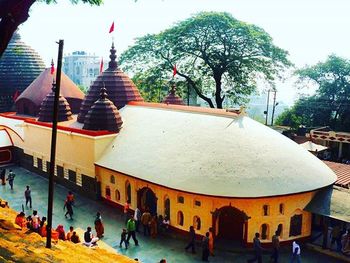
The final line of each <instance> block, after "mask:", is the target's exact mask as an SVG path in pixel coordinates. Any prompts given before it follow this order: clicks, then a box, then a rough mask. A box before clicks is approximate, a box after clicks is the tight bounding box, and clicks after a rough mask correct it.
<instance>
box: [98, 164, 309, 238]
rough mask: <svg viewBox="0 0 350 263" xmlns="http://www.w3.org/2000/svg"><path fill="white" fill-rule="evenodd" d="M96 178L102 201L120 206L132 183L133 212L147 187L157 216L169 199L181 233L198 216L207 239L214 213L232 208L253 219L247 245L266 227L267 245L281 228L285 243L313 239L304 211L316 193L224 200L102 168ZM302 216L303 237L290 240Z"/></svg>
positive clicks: (202, 232)
mask: <svg viewBox="0 0 350 263" xmlns="http://www.w3.org/2000/svg"><path fill="white" fill-rule="evenodd" d="M96 176H97V178H98V181H100V182H101V192H102V197H103V198H106V199H109V201H112V202H114V203H116V204H119V205H124V204H125V202H126V200H127V194H126V184H127V182H129V183H130V185H131V205H130V208H131V209H135V208H136V206H137V191H138V190H140V189H142V188H144V187H148V188H150V189H151V190H152V191H153V192H154V193H155V195H156V197H157V199H158V200H157V213H158V214H159V215H164V201H165V199H166V197H169V198H170V211H171V212H170V224H171V225H172V226H173V227H176V228H177V229H180V230H184V231H188V230H189V227H190V226H191V225H194V217H195V216H197V217H199V218H200V220H201V229H200V230H196V233H197V234H201V235H204V234H205V233H206V232H207V231H208V229H209V228H210V227H212V225H213V217H212V213H213V212H214V211H215V210H216V209H220V208H222V207H226V206H232V207H235V208H237V209H239V210H241V211H243V212H244V213H245V214H246V215H247V216H249V217H250V219H248V233H247V235H246V237H247V240H246V241H247V242H248V243H249V242H252V240H253V238H254V235H255V233H256V232H259V233H261V226H262V224H267V225H268V231H267V239H265V240H262V242H266V243H269V242H271V238H272V236H273V235H274V233H275V231H276V230H277V227H278V225H279V224H282V225H283V231H282V234H281V237H280V239H281V241H289V240H293V239H296V238H302V237H308V236H310V235H311V214H310V213H308V212H306V211H303V209H304V207H305V206H306V205H307V204H308V203H309V201H310V200H311V199H312V197H313V196H314V194H315V192H308V193H301V194H294V195H288V196H279V197H268V198H221V197H211V196H204V195H196V194H191V193H186V192H181V191H177V190H172V189H169V188H166V187H163V186H159V185H156V184H153V183H148V182H145V181H142V180H140V179H137V178H133V177H130V176H127V175H125V174H122V173H118V172H115V171H111V170H108V169H106V168H103V167H99V166H96ZM111 176H114V183H111V182H112V180H111ZM106 187H109V188H110V192H111V197H110V198H108V197H106V191H105V189H106ZM116 190H117V191H119V194H120V199H119V200H117V199H116V197H117V195H116ZM179 196H182V197H183V198H184V203H178V197H179ZM195 201H200V203H201V206H196V205H195ZM280 204H283V205H284V209H283V210H284V211H283V214H281V213H280V212H279V207H280ZM264 205H268V208H269V209H268V211H269V213H268V215H267V216H264V213H263V206H264ZM178 211H181V212H182V213H183V215H184V224H183V226H180V225H179V224H178V223H177V221H178V220H177V213H178ZM300 214H302V233H301V235H298V236H292V237H289V228H290V220H291V217H292V216H294V215H300ZM216 229H217V228H216ZM217 231H218V230H216V232H217ZM216 234H218V233H216Z"/></svg>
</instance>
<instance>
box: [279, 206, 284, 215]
mask: <svg viewBox="0 0 350 263" xmlns="http://www.w3.org/2000/svg"><path fill="white" fill-rule="evenodd" d="M280 214H281V215H284V204H280Z"/></svg>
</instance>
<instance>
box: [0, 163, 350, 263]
mask: <svg viewBox="0 0 350 263" xmlns="http://www.w3.org/2000/svg"><path fill="white" fill-rule="evenodd" d="M14 178H15V174H14V173H13V172H12V171H11V170H10V171H9V173H8V176H7V178H6V170H5V169H4V170H2V171H1V172H0V180H1V182H2V184H4V185H5V184H6V181H9V185H10V188H11V189H13V187H14V185H13V183H14ZM24 198H25V206H26V207H28V206H29V207H30V208H32V195H31V188H30V186H26V187H25V191H24ZM74 203H75V199H74V195H73V193H72V192H71V191H69V192H68V194H67V196H66V199H65V201H64V207H63V208H64V209H66V210H67V211H66V213H65V217H66V218H68V217H67V216H69V218H70V219H73V207H74ZM22 208H23V205H22ZM122 216H123V217H124V218H125V220H124V221H125V227H124V228H122V230H121V233H120V241H119V246H120V247H121V248H122V246H123V245H124V247H125V249H128V247H129V245H130V239H131V238H132V239H133V241H134V244H135V246H138V245H139V241H138V239H137V234H139V233H140V232H142V233H143V235H144V236H145V237H151V238H156V237H157V235H158V234H162V233H165V232H167V231H168V229H169V226H170V221H169V218H168V217H167V216H164V217H163V216H162V215H157V214H152V213H151V212H150V210H149V209H148V208H146V209H144V211H143V212H141V210H140V209H139V208H136V209H135V210H134V211H132V210H131V209H130V203H129V201H127V202H126V203H125V205H124V209H123V214H122ZM15 223H16V224H17V225H19V226H20V227H21V228H22V229H29V230H31V231H34V232H37V233H38V234H40V235H41V236H43V237H46V236H47V222H46V217H45V216H42V217H40V216H39V214H38V211H37V210H32V213H31V214H29V215H27V216H26V214H25V213H24V209H23V211H22V212H20V213H19V214H18V215H17V216H16V219H15ZM94 226H95V231H96V236H94V235H93V234H92V229H91V227H90V226H88V227H87V228H86V231H85V233H84V237H83V238H84V239H83V241H81V240H80V237H79V235H78V234H77V232H76V231H75V230H74V228H73V226H70V228H69V231H68V232H67V233H66V232H65V229H64V226H63V225H62V224H59V225H58V226H57V227H56V229H52V230H51V236H52V239H53V240H65V241H70V242H73V243H82V244H84V245H86V246H88V247H93V246H97V242H98V241H99V240H100V239H101V238H103V236H104V224H103V221H102V215H101V213H100V212H97V213H96V216H95V220H94ZM141 226H142V230H141ZM330 239H331V243H330V249H331V250H335V251H338V252H340V253H342V254H344V255H346V256H350V229H347V230H346V229H345V228H344V227H343V228H341V226H340V225H335V226H334V227H333V228H332V230H331V232H330ZM198 247H200V248H201V259H202V261H208V259H209V257H210V256H214V233H213V229H212V228H209V230H208V232H206V234H205V235H204V237H200V236H199V235H197V234H196V231H195V227H194V226H191V227H190V229H189V234H188V243H187V245H186V246H185V251H188V250H190V251H191V252H192V253H193V254H195V253H196V250H197V249H196V248H198ZM253 248H254V257H253V258H251V259H249V260H248V262H262V253H263V251H264V250H266V249H264V248H262V246H261V242H260V234H259V233H256V234H255V238H254V240H253ZM279 250H280V243H279V233H278V231H276V232H275V235H273V237H272V253H271V262H275V263H277V262H279ZM300 255H301V249H300V246H299V244H298V243H297V242H296V241H294V242H293V244H292V256H291V261H290V262H300V260H301V259H300V258H301V256H300ZM160 262H166V261H165V259H162V260H161V261H160Z"/></svg>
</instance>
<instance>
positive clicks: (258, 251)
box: [247, 233, 262, 263]
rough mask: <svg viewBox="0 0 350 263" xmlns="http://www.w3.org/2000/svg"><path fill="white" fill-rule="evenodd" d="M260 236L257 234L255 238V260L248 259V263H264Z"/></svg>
mask: <svg viewBox="0 0 350 263" xmlns="http://www.w3.org/2000/svg"><path fill="white" fill-rule="evenodd" d="M259 237H260V234H259V233H255V237H254V239H253V246H254V253H255V255H254V258H252V259H248V261H247V262H248V263H250V262H256V261H258V263H262V247H261V243H260V239H259Z"/></svg>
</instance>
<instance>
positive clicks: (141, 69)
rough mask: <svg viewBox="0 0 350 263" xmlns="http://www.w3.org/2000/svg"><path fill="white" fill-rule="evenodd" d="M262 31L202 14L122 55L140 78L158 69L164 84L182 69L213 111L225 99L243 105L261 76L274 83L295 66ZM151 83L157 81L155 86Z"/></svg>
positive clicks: (128, 68)
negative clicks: (283, 72) (281, 71)
mask: <svg viewBox="0 0 350 263" xmlns="http://www.w3.org/2000/svg"><path fill="white" fill-rule="evenodd" d="M287 54H288V53H287V52H286V51H284V50H282V49H280V48H278V47H276V46H275V45H273V43H272V38H271V37H270V36H269V35H268V34H267V33H266V32H265V31H264V30H263V29H261V28H259V27H257V26H255V25H249V24H247V23H244V22H241V21H238V20H236V19H235V18H233V17H232V16H231V15H230V14H228V13H216V12H202V13H199V14H197V15H195V16H193V17H190V18H188V19H187V20H184V21H182V22H179V23H178V24H176V25H175V26H173V27H171V28H169V29H167V30H165V31H163V32H161V33H158V34H152V35H151V34H149V35H146V36H143V37H141V38H139V39H137V41H136V43H135V45H134V46H132V47H130V48H129V49H128V50H127V51H125V52H124V53H123V54H122V55H121V57H120V63H121V66H122V68H123V69H124V70H125V71H127V72H129V73H131V74H132V73H137V74H138V75H139V76H142V75H143V74H146V77H142V78H143V79H147V75H148V72H149V71H157V74H158V78H159V79H161V80H162V81H163V82H164V81H167V80H169V79H170V78H171V76H172V68H173V67H174V65H176V66H177V71H178V75H177V77H176V81H177V80H180V79H181V80H182V81H186V82H187V84H188V85H190V86H191V88H193V89H194V90H195V91H196V93H197V94H198V96H199V97H200V98H202V99H203V100H205V101H206V102H207V103H209V105H210V106H211V107H214V105H215V104H216V106H217V107H218V108H222V102H223V100H224V98H225V96H229V97H230V98H231V99H232V100H233V101H234V102H235V103H240V102H242V100H243V99H244V98H245V97H246V96H248V95H250V94H251V93H252V92H253V91H254V90H255V87H256V80H257V79H258V78H262V79H264V80H266V81H268V82H273V81H274V79H275V78H276V76H278V75H279V72H280V70H282V69H284V68H285V67H286V66H290V65H291V63H290V62H289V61H288V59H287ZM150 84H152V83H150Z"/></svg>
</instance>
